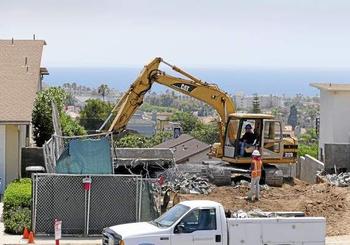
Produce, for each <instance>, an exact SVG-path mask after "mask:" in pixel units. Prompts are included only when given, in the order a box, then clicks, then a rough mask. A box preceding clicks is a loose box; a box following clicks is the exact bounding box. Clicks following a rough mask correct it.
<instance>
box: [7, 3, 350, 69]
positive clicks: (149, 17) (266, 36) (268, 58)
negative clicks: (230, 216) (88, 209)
mask: <svg viewBox="0 0 350 245" xmlns="http://www.w3.org/2000/svg"><path fill="white" fill-rule="evenodd" d="M349 13H350V1H348V0H176V1H169V0H168V1H167V0H139V1H136V0H99V1H97V0H94V1H91V0H59V1H57V0H45V1H44V0H27V1H23V0H0V38H1V39H10V38H12V37H14V38H15V39H30V38H32V35H33V34H36V37H37V39H44V40H46V42H47V46H46V47H45V49H44V56H43V62H42V63H43V64H44V65H45V66H46V67H118V66H126V67H142V66H143V65H144V64H146V63H147V62H148V61H150V60H151V59H152V58H153V57H156V56H161V57H163V58H164V59H165V60H167V61H169V62H170V63H174V64H177V65H179V66H182V67H184V66H185V67H213V68H232V67H249V68H251V67H262V68H265V67H266V68H295V67H301V68H319V67H321V68H349V67H350V48H349V44H350V31H349V30H350V14H349Z"/></svg>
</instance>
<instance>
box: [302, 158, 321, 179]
mask: <svg viewBox="0 0 350 245" xmlns="http://www.w3.org/2000/svg"><path fill="white" fill-rule="evenodd" d="M297 169H298V171H297V177H298V178H299V179H300V180H303V181H306V182H308V183H310V184H314V183H316V174H317V172H319V171H321V170H323V169H324V163H323V162H321V161H319V160H317V159H316V158H314V157H312V156H310V155H305V156H304V157H300V158H299V161H298V167H297Z"/></svg>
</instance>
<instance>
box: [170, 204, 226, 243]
mask: <svg viewBox="0 0 350 245" xmlns="http://www.w3.org/2000/svg"><path fill="white" fill-rule="evenodd" d="M171 244H172V245H180V244H181V245H189V244H192V245H211V244H213V245H216V244H217V245H221V244H222V233H221V226H220V222H219V221H218V220H217V216H216V209H215V208H203V209H194V210H192V211H191V212H190V213H188V214H187V215H186V216H185V217H184V218H183V219H182V220H181V221H180V222H179V223H178V224H177V225H176V227H175V230H174V234H173V236H172V239H171Z"/></svg>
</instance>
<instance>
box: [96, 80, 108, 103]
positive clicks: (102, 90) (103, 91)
mask: <svg viewBox="0 0 350 245" xmlns="http://www.w3.org/2000/svg"><path fill="white" fill-rule="evenodd" d="M97 92H98V94H100V95H101V96H102V99H103V101H105V96H106V95H107V94H109V88H108V85H107V84H101V85H100V87H98V91H97Z"/></svg>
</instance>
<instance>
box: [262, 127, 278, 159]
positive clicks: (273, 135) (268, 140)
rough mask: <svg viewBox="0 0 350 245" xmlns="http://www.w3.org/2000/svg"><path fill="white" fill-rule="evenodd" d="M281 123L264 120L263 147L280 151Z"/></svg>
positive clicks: (272, 150) (276, 151)
mask: <svg viewBox="0 0 350 245" xmlns="http://www.w3.org/2000/svg"><path fill="white" fill-rule="evenodd" d="M281 132H282V130H281V124H280V123H279V122H276V121H265V125H264V148H265V149H267V150H269V151H271V152H275V153H279V152H280V151H281V148H280V147H281V145H280V142H281V140H282V138H281V135H282V134H281Z"/></svg>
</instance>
